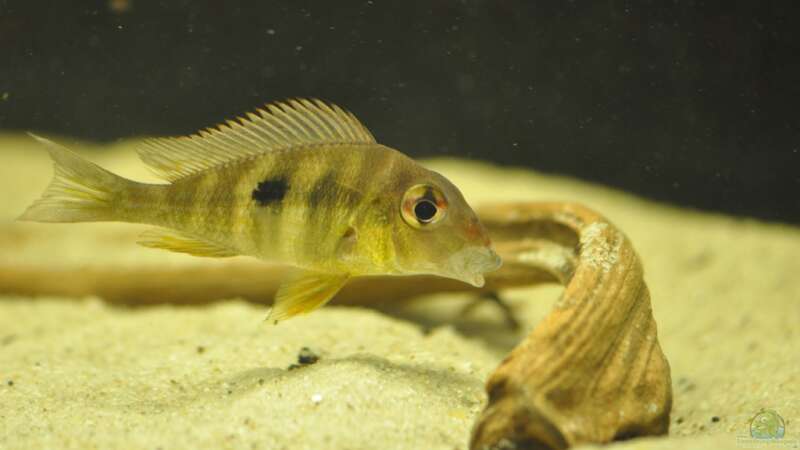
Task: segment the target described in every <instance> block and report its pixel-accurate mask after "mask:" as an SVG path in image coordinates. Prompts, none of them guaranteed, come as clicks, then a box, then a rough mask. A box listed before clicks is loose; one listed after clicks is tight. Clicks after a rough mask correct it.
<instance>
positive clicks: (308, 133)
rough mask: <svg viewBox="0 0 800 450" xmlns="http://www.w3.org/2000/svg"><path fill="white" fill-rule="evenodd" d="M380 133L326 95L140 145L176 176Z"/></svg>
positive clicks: (149, 160)
mask: <svg viewBox="0 0 800 450" xmlns="http://www.w3.org/2000/svg"><path fill="white" fill-rule="evenodd" d="M372 143H375V138H374V137H372V134H371V133H370V132H369V130H367V128H366V127H365V126H364V125H362V124H361V123H360V122H359V121H358V119H356V118H355V116H353V114H352V113H350V112H347V111H345V110H343V109H341V108H339V107H338V106H336V105H328V104H325V103H323V102H322V101H320V100H306V99H297V100H289V101H288V102H278V103H271V104H267V105H265V106H264V107H263V108H261V109H258V110H256V112H255V113H248V114H247V118H242V117H240V118H237V119H236V120H228V121H226V122H225V123H224V124H220V125H217V126H216V127H211V128H206V129H204V130H202V131H200V132H198V133H196V134H194V135H191V136H186V137H175V138H156V139H147V140H145V141H144V142H143V143H142V146H141V148H140V149H139V150H138V153H139V157H140V158H141V159H142V161H143V162H144V163H145V164H147V165H148V166H150V167H151V168H152V169H153V170H155V171H156V173H157V174H158V175H159V176H160V177H162V178H164V179H166V180H168V181H175V180H179V179H181V178H184V177H187V176H190V175H193V174H195V173H197V172H201V171H203V170H206V169H209V168H212V167H215V166H218V165H222V164H226V163H229V162H233V161H237V160H241V159H246V158H251V157H254V156H258V155H262V154H264V153H267V152H271V151H276V150H287V149H290V148H293V147H301V146H307V145H314V144H372Z"/></svg>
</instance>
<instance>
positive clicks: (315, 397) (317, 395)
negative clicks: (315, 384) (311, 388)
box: [311, 394, 322, 403]
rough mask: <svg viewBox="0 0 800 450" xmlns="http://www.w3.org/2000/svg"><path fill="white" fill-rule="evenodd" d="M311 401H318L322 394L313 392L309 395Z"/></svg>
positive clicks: (320, 399)
mask: <svg viewBox="0 0 800 450" xmlns="http://www.w3.org/2000/svg"><path fill="white" fill-rule="evenodd" d="M311 401H312V402H314V403H319V402H321V401H322V394H314V395H312V396H311Z"/></svg>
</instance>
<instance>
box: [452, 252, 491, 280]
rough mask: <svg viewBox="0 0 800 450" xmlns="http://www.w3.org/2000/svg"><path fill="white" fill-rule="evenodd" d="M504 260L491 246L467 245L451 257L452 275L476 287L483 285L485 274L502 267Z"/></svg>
mask: <svg viewBox="0 0 800 450" xmlns="http://www.w3.org/2000/svg"><path fill="white" fill-rule="evenodd" d="M502 264H503V261H502V260H501V259H500V256H499V255H498V254H497V253H496V252H495V251H494V249H492V248H491V247H466V248H464V249H462V250H460V251H458V252H456V253H455V254H453V255H452V256H451V257H450V264H449V265H450V268H451V272H452V274H453V275H452V277H453V278H455V279H456V280H459V281H463V282H465V283H467V284H471V285H473V286H475V287H483V285H484V284H486V280H485V279H484V277H483V274H484V273H486V272H491V271H494V270H497V269H499V268H500V266H501V265H502Z"/></svg>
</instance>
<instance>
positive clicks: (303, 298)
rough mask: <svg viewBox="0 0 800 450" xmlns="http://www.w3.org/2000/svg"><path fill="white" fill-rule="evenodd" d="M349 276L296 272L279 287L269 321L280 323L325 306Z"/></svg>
mask: <svg viewBox="0 0 800 450" xmlns="http://www.w3.org/2000/svg"><path fill="white" fill-rule="evenodd" d="M348 278H350V276H349V275H348V274H343V273H334V274H331V273H321V272H313V271H303V272H300V273H298V274H296V275H295V276H294V277H292V278H291V279H289V280H287V281H285V282H284V283H283V284H282V285H281V287H280V288H278V292H277V294H275V302H274V305H273V306H272V309H271V310H270V312H269V315H268V316H267V321H268V322H272V323H278V322H280V321H281V320H285V319H288V318H290V317H294V316H296V315H298V314H306V313H309V312H311V311H313V310H315V309H317V308H319V307H321V306H323V305H324V304H326V303H328V301H329V300H330V299H331V298H333V296H334V295H336V293H337V292H339V289H341V288H342V287H343V286H344V284H345V283H346V282H347V279H348Z"/></svg>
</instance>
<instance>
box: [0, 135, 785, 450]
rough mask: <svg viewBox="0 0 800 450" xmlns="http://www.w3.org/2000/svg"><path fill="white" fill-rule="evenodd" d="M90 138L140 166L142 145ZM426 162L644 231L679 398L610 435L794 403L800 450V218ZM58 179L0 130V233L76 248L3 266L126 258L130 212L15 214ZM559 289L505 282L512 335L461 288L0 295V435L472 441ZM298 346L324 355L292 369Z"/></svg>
mask: <svg viewBox="0 0 800 450" xmlns="http://www.w3.org/2000/svg"><path fill="white" fill-rule="evenodd" d="M66 143H67V144H72V143H71V142H70V141H69V140H66ZM81 148H86V149H87V150H86V153H85V154H86V155H89V156H90V157H91V158H92V159H93V160H95V161H96V162H99V163H100V164H101V165H105V166H106V167H109V168H112V169H114V170H116V171H118V172H121V173H124V174H127V175H130V176H135V177H139V178H143V177H144V173H145V171H144V169H142V168H141V167H139V166H138V165H137V163H136V161H135V157H134V156H133V151H132V148H131V144H126V143H121V144H119V145H118V146H117V148H115V149H113V150H112V151H107V152H103V153H97V152H95V153H93V152H92V151H91V149H90V148H88V146H81ZM427 164H428V165H429V166H430V167H432V168H435V169H437V170H439V171H440V172H442V173H444V174H445V175H446V176H448V177H449V178H450V179H451V180H453V181H454V182H455V183H456V184H457V185H458V186H459V187H461V188H462V190H463V192H464V194H465V196H466V197H467V199H468V201H470V202H471V203H480V202H489V201H494V200H502V201H509V200H564V201H578V202H582V203H584V204H586V205H588V206H590V207H592V208H594V209H596V210H598V211H600V212H602V213H603V214H604V215H606V216H607V217H608V218H609V219H610V220H611V221H613V222H614V223H615V224H616V225H618V226H619V227H620V228H621V229H622V230H624V231H625V232H626V233H627V234H628V236H629V237H630V238H631V240H632V241H633V243H634V245H635V246H636V248H637V250H638V251H639V253H640V255H641V257H642V260H643V262H644V267H645V272H646V276H645V278H646V281H647V283H648V285H649V287H650V289H651V292H652V301H653V309H654V314H655V317H656V320H657V322H658V326H659V338H660V340H661V343H662V346H663V348H664V351H665V353H666V355H667V357H668V358H669V361H670V364H671V366H672V378H673V381H674V392H675V399H674V409H673V413H672V424H671V429H670V435H669V436H667V437H661V438H651V439H644V440H642V439H640V440H632V441H627V442H623V443H618V444H614V445H613V446H611V447H609V448H631V449H632V448H640V449H645V448H647V449H668V448H680V449H703V450H707V449H734V448H741V447H745V446H747V445H750V443H749V441H747V440H746V439H745V438H748V437H749V421H750V419H751V418H752V417H753V416H754V415H755V414H757V413H758V412H759V411H760V410H761V409H772V410H775V411H777V412H778V413H779V414H780V415H781V416H782V417H783V419H784V421H785V426H786V434H785V437H784V439H783V440H782V441H780V444H783V445H787V446H790V447H791V446H792V445H794V446H795V448H797V447H800V421H799V420H798V418H800V276H798V273H800V230H798V229H796V228H792V227H788V226H781V225H775V224H765V223H758V222H756V221H752V220H744V219H737V218H730V217H723V216H718V215H710V214H702V213H699V212H694V211H688V210H683V209H678V208H673V207H666V206H663V205H658V204H655V203H652V202H647V201H643V200H640V199H637V198H635V197H633V196H630V195H627V194H623V193H619V192H616V191H612V190H609V189H606V188H602V187H598V186H594V185H590V184H586V183H581V182H577V181H574V180H570V179H564V178H560V177H553V176H546V175H542V174H539V173H535V172H532V171H527V170H516V169H506V168H497V167H493V166H489V165H485V164H480V163H474V162H466V161H456V160H437V161H430V162H428V163H427ZM50 174H51V169H50V165H49V163H48V162H47V158H46V155H45V152H44V151H43V150H42V149H41V148H40V147H38V146H37V144H35V143H34V142H32V141H31V140H29V139H28V138H25V137H22V136H6V137H3V138H0V192H2V193H3V194H2V202H0V220H2V221H3V222H2V224H0V233H11V232H12V231H13V232H18V231H19V230H20V228H19V227H59V228H58V231H57V232H56V231H54V233H59V234H58V236H59V241H62V240H67V241H69V242H68V243H63V242H62V243H61V244H59V245H62V246H66V245H69V248H70V249H71V250H70V252H66V250H64V257H63V258H62V257H61V254H60V253H59V250H58V249H62V250H63V248H62V247H58V246H57V245H55V244H53V246H54V247H50V246H49V245H43V244H42V242H31V243H29V244H26V245H27V246H28V247H26V248H27V250H25V251H23V252H20V251H19V250H14V251H10V250H4V249H3V248H0V263H2V264H0V265H4V267H9V265H13V264H17V263H19V264H24V263H25V262H26V261H30V260H38V261H52V264H53V265H54V266H59V265H63V264H64V261H65V260H69V263H70V264H82V263H81V258H82V259H83V261H85V262H86V263H87V264H91V263H94V264H97V263H98V261H99V262H102V263H103V264H111V265H113V264H116V263H119V262H118V260H117V259H116V258H115V255H116V253H114V252H105V248H106V246H105V244H104V243H103V240H102V235H103V233H104V230H109V229H112V227H119V225H92V226H84V225H38V224H36V225H21V224H12V223H11V220H12V219H13V218H14V217H15V216H16V215H18V214H19V213H20V212H21V211H22V210H23V209H24V207H25V206H26V204H27V203H28V202H30V201H31V200H33V199H34V198H35V197H36V196H37V195H38V192H39V191H41V189H43V187H44V186H45V185H46V184H47V181H48V179H49V177H50ZM52 229H54V230H55V229H56V228H52ZM144 229H145V228H143V227H139V228H136V230H137V231H138V230H144ZM113 245H115V246H117V247H120V246H121V247H126V248H128V250H127V251H128V252H129V253H128V254H127V255H128V256H126V258H128V259H126V261H127V262H126V263H128V264H129V263H131V261H138V260H142V261H147V262H148V264H153V263H154V264H158V263H159V261H162V260H163V261H164V262H165V264H166V262H167V261H169V262H170V263H173V262H174V261H175V258H185V261H186V264H195V263H196V262H195V260H192V258H191V257H188V256H186V257H185V256H180V255H167V254H162V253H160V252H157V251H154V250H148V249H140V248H137V247H136V245H135V243H134V242H133V240H132V241H131V242H115V243H114V244H113ZM67 253H69V254H67ZM131 255H133V256H131ZM180 261H184V260H183V259H181V260H180ZM560 291H561V289H560V288H559V287H557V286H545V287H537V288H531V289H524V290H516V291H513V292H506V293H505V294H504V296H505V298H506V299H507V300H508V301H509V302H510V304H511V305H513V307H514V308H515V310H516V313H517V315H518V317H519V318H520V320H521V321H522V322H523V323H524V327H523V328H524V329H523V330H521V331H519V332H514V331H512V330H510V329H509V328H508V327H507V326H506V325H505V323H504V322H503V319H502V315H501V314H500V312H499V310H498V309H497V308H496V307H495V306H494V305H492V304H490V303H486V304H483V305H481V306H480V307H478V308H477V310H475V311H473V312H472V313H470V314H468V315H460V314H459V311H460V309H461V308H463V306H464V305H465V304H466V303H468V302H470V301H471V300H472V298H471V297H470V295H467V294H459V295H437V296H431V297H427V298H420V299H418V300H417V301H415V302H413V303H411V304H405V305H396V306H392V305H389V306H386V305H384V306H383V307H382V308H381V309H380V310H375V309H372V308H361V307H344V306H336V304H335V302H334V304H333V305H331V306H329V307H326V308H324V309H323V310H320V311H317V312H315V313H313V314H311V315H309V316H304V317H300V318H297V319H294V320H291V321H288V322H285V323H282V324H280V325H279V326H277V327H273V326H268V325H267V324H265V323H263V322H262V319H263V318H264V314H265V310H266V307H265V306H263V305H256V304H250V303H246V302H244V301H242V300H240V299H227V300H221V301H220V302H217V303H214V304H211V305H205V306H180V307H177V306H170V305H161V306H154V307H146V308H126V307H119V306H113V305H109V304H106V303H104V302H103V301H102V299H99V298H93V297H89V298H80V299H75V298H56V297H53V298H36V299H34V298H24V297H19V296H13V295H8V294H0V449H33V448H53V449H93V448H98V449H151V450H152V449H173V448H220V449H227V448H231V449H292V450H299V449H375V448H381V449H442V450H453V449H464V448H466V447H467V443H468V439H469V434H470V429H471V427H472V424H473V422H474V421H475V419H476V417H477V415H478V414H479V412H480V411H481V409H482V408H483V406H484V405H485V402H486V396H485V393H484V390H483V384H484V382H485V380H486V378H487V377H488V375H489V374H490V373H491V372H492V370H494V368H495V367H496V365H497V364H498V363H499V362H500V360H501V359H502V358H503V356H504V355H505V354H506V353H507V352H508V351H509V350H510V349H511V348H513V346H514V344H515V343H516V342H518V341H519V340H520V339H521V337H522V336H523V335H524V334H525V333H527V332H529V331H530V330H531V329H532V328H533V327H535V326H536V323H537V321H539V320H541V318H542V317H544V316H545V315H546V314H547V312H548V309H549V307H550V306H551V304H552V302H553V301H554V300H555V298H556V297H557V296H558V295H559V293H560ZM377 304H380V299H379V298H376V305H377ZM304 347H308V348H309V349H310V350H311V352H312V353H314V354H316V355H317V356H318V357H319V360H318V361H317V362H316V363H313V364H306V365H299V364H298V354H299V353H300V351H301V349H303V348H304ZM297 366H299V367H297ZM772 444H778V443H775V442H773V443H767V445H772ZM776 448H777V447H776Z"/></svg>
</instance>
